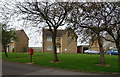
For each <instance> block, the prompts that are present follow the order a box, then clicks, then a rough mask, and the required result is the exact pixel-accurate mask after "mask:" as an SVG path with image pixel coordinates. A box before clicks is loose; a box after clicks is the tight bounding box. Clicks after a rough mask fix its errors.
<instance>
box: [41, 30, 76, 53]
mask: <svg viewBox="0 0 120 77" xmlns="http://www.w3.org/2000/svg"><path fill="white" fill-rule="evenodd" d="M71 34H75V33H72V32H71V33H69V31H66V30H57V36H56V47H57V53H77V38H76V37H73V36H72V35H71ZM75 35H76V34H75ZM42 52H53V44H52V34H51V32H50V31H49V29H43V35H42Z"/></svg>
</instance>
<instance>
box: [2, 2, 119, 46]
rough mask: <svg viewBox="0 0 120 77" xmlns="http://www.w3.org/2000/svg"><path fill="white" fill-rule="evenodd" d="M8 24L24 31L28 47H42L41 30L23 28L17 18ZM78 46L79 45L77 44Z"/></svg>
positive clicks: (30, 27) (31, 27)
mask: <svg viewBox="0 0 120 77" xmlns="http://www.w3.org/2000/svg"><path fill="white" fill-rule="evenodd" d="M4 1H6V2H7V1H11V0H1V2H4ZM17 1H23V0H17ZM31 1H32V0H31ZM46 1H50V0H46ZM59 1H68V0H59ZM69 1H70V0H69ZM71 1H77V0H71ZM78 1H85V0H78ZM86 1H100V0H86ZM102 1H107V0H102ZM109 1H118V0H109ZM12 2H13V0H12ZM2 4H3V3H0V7H1V6H2ZM9 7H11V6H9ZM3 13H4V14H5V13H7V11H3ZM1 16H2V14H0V17H1ZM0 19H1V18H0ZM1 20H2V19H1ZM9 24H11V25H13V26H14V27H15V28H16V29H17V30H20V29H24V30H25V32H26V34H27V35H28V37H29V47H41V46H42V37H41V36H42V32H41V31H42V29H41V28H39V27H33V26H29V27H25V26H23V21H17V18H13V19H11V22H10V23H9ZM41 25H45V24H41ZM64 28H65V27H60V29H64ZM78 45H80V43H79V42H78Z"/></svg>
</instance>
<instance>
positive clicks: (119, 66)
mask: <svg viewBox="0 0 120 77" xmlns="http://www.w3.org/2000/svg"><path fill="white" fill-rule="evenodd" d="M116 47H117V50H118V68H119V69H118V72H120V44H119V41H118V42H116Z"/></svg>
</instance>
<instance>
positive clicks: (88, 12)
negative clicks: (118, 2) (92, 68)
mask: <svg viewBox="0 0 120 77" xmlns="http://www.w3.org/2000/svg"><path fill="white" fill-rule="evenodd" d="M103 4H104V3H95V2H88V3H85V4H83V5H82V6H79V4H78V5H77V8H76V10H75V11H74V12H73V13H72V15H71V19H70V20H69V21H70V22H72V23H73V26H72V27H74V29H79V30H82V29H83V31H84V32H85V33H84V34H85V35H87V37H89V36H91V38H93V37H96V38H97V41H98V44H99V49H100V64H102V65H105V56H104V49H103V45H102V42H103V38H102V35H103V33H102V31H103V30H104V26H102V24H101V23H102V20H101V16H100V14H101V13H102V12H103V11H102V10H101V8H103ZM80 28H81V29H80ZM83 31H82V32H83ZM83 36H84V35H83ZM85 37H86V36H85Z"/></svg>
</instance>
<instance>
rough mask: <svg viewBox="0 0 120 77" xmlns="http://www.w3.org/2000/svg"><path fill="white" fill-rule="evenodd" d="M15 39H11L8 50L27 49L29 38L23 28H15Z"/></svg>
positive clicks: (21, 50) (19, 50) (20, 50)
mask: <svg viewBox="0 0 120 77" xmlns="http://www.w3.org/2000/svg"><path fill="white" fill-rule="evenodd" d="M15 33H16V36H17V41H14V40H13V41H11V43H10V44H9V47H8V51H9V52H23V51H24V52H25V51H27V49H28V41H29V38H28V36H27V35H26V33H25V31H24V30H17V31H16V32H15Z"/></svg>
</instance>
